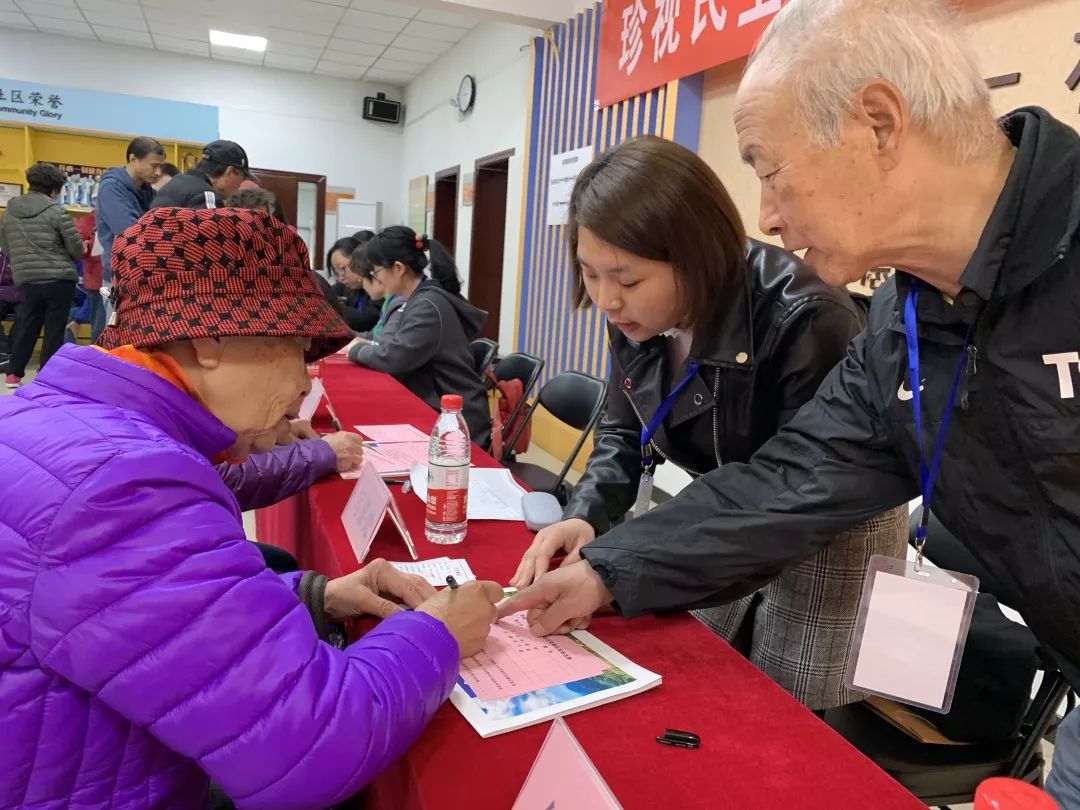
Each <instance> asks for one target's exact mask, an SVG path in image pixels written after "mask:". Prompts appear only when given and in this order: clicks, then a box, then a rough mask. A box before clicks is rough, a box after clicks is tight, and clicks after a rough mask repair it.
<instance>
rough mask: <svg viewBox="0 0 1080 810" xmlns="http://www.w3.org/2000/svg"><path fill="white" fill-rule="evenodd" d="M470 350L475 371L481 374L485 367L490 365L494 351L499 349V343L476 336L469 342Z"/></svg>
mask: <svg viewBox="0 0 1080 810" xmlns="http://www.w3.org/2000/svg"><path fill="white" fill-rule="evenodd" d="M469 349H471V350H472V357H473V368H475V369H476V373H477V374H479V375H481V376H483V374H484V372H485V371H486V370H487V367H488V366H490V365H491V361H492V359H493V358H494V357H495V352H497V351H498V350H499V344H497V343H496V342H495V341H494V340H491V339H489V338H477V339H476V340H474V341H473V342H472V343H470V344H469Z"/></svg>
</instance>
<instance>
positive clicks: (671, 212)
mask: <svg viewBox="0 0 1080 810" xmlns="http://www.w3.org/2000/svg"><path fill="white" fill-rule="evenodd" d="M568 220H569V222H568V226H567V240H568V242H569V245H570V264H571V265H572V266H573V271H574V280H573V291H572V295H573V302H574V304H575V305H576V306H579V307H584V306H588V304H589V296H588V294H587V293H586V292H585V283H584V281H583V279H582V276H581V265H580V264H579V263H578V260H577V249H578V229H579V228H588V229H589V230H590V231H592V232H593V233H594V234H596V236H597V237H599V238H600V239H602V240H604V241H605V242H607V243H609V244H611V245H614V246H615V247H617V248H619V249H621V250H625V251H626V252H627V253H632V254H634V255H635V256H641V257H642V258H645V259H653V260H655V261H660V262H667V263H669V264H671V267H672V270H673V271H674V273H675V282H676V284H677V285H678V287H679V292H680V294H681V296H682V300H683V301H684V302H685V306H686V313H685V320H684V321H683V322H682V323H683V325H684V326H685V327H693V326H695V325H697V324H702V323H707V322H708V321H709V320H710V319H711V318H712V317H713V316H714V315H715V313H716V307H717V301H718V297H719V296H718V292H720V291H723V290H726V289H728V288H729V287H731V286H732V285H734V284H741V283H742V280H741V278H737V277H736V276H735V275H734V274H736V273H740V272H742V267H743V265H744V264H745V261H746V230H745V229H744V228H743V223H742V219H741V218H740V216H739V211H738V209H737V208H736V207H735V203H734V202H732V200H731V196H730V195H729V194H728V193H727V189H725V188H724V185H723V184H722V183H721V182H720V179H719V178H718V177H717V176H716V174H715V173H714V172H713V170H712V169H710V168H709V166H708V164H707V163H705V161H704V160H702V159H701V158H700V157H698V156H697V155H696V154H694V153H693V152H691V151H690V150H689V149H687V148H686V147H684V146H680V145H679V144H677V143H674V142H672V141H668V140H665V139H663V138H657V137H656V136H654V135H644V136H641V137H639V138H634V139H633V140H629V141H626V142H625V143H622V144H620V145H618V146H616V147H613V148H612V149H609V150H608V151H606V152H604V153H603V154H602V155H600V157H598V158H597V159H596V160H594V161H593V162H592V163H591V164H589V165H588V166H586V167H585V169H584V170H583V171H582V172H581V174H580V175H579V176H578V179H577V182H576V183H574V190H573V192H572V193H571V195H570V207H569V214H568ZM700 222H708V223H709V227H708V228H701V227H696V226H695V224H694V223H700Z"/></svg>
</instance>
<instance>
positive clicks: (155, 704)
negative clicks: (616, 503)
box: [0, 209, 502, 810]
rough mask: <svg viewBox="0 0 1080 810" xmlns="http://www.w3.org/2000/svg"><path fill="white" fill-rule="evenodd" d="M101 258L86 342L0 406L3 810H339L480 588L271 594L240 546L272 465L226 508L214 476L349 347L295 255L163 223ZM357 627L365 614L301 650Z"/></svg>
mask: <svg viewBox="0 0 1080 810" xmlns="http://www.w3.org/2000/svg"><path fill="white" fill-rule="evenodd" d="M113 258H114V265H113V274H114V282H115V291H116V293H117V298H118V308H117V311H116V320H115V323H114V325H111V326H110V327H108V328H107V329H106V330H105V332H104V333H103V334H102V338H101V341H100V343H101V346H100V347H73V346H66V347H64V348H63V349H61V350H60V351H59V352H58V353H57V354H56V355H55V357H54V358H53V360H52V362H50V363H49V365H48V366H47V367H46V368H45V369H44V370H43V371H42V372H41V373H40V374H39V375H38V377H37V378H36V379H35V381H34V382H33V383H31V384H30V385H28V386H24V387H23V388H21V389H20V390H19V392H18V393H17V394H15V395H14V396H11V397H5V398H4V399H3V400H0V425H2V429H0V470H2V473H0V594H2V597H3V598H2V601H0V739H2V740H3V744H0V806H3V807H71V808H91V807H94V808H97V807H113V808H147V807H161V808H178V809H179V810H186V809H187V808H193V809H194V808H199V809H200V810H201V809H202V808H205V807H207V806H208V802H209V781H210V779H213V780H214V781H215V782H217V783H218V785H220V787H221V789H222V790H223V791H224V793H226V794H227V795H228V796H229V797H230V798H231V799H232V800H233V801H234V802H235V803H236V804H237V806H239V807H245V808H246V807H252V808H262V807H265V808H270V807H275V808H276V807H282V808H284V807H289V808H323V807H328V806H331V805H333V804H336V803H338V802H341V801H343V800H344V799H345V798H347V797H349V796H351V795H353V794H354V793H356V792H357V791H358V790H359V789H360V788H362V787H363V786H364V784H366V783H367V782H368V781H369V780H370V779H371V778H372V777H373V776H375V775H376V774H377V773H378V772H379V771H380V770H381V769H383V768H384V767H386V766H387V765H388V764H389V763H390V762H392V761H393V760H394V759H395V758H396V757H397V756H399V755H400V754H401V753H402V752H403V751H404V750H405V748H406V747H407V746H408V745H410V744H411V743H412V741H413V740H414V739H415V738H416V736H417V735H418V734H419V733H420V731H421V730H422V729H423V727H424V726H425V724H426V723H427V722H428V721H429V720H430V719H431V717H432V715H433V714H434V712H435V711H436V709H437V708H438V707H439V705H440V704H441V703H442V702H443V701H444V700H445V699H446V697H447V696H448V695H449V693H450V690H451V688H452V686H453V684H454V681H455V678H456V676H457V672H458V659H459V657H460V656H462V655H470V654H472V653H474V652H476V651H477V650H478V649H479V648H480V647H481V646H482V644H483V642H484V639H485V638H486V636H487V633H488V631H489V628H490V624H491V622H492V621H493V620H494V617H495V609H494V602H496V601H498V600H499V599H500V598H501V596H502V591H501V589H499V587H498V586H497V585H495V584H494V583H478V582H477V583H467V584H465V585H463V586H462V587H460V588H458V589H457V590H455V591H449V590H448V589H447V590H444V591H443V592H442V593H440V594H438V595H433V594H432V592H431V589H430V588H429V587H428V586H427V585H426V584H424V583H421V582H419V581H418V580H417V579H415V578H409V577H405V576H403V575H401V574H399V573H398V572H396V571H395V570H394V569H393V568H392V567H390V566H389V564H387V563H384V562H382V561H376V562H375V563H372V564H370V565H368V566H367V567H366V568H364V569H362V570H360V571H358V572H356V573H353V574H350V575H348V576H345V577H341V578H339V579H335V580H330V581H327V580H326V579H325V578H324V577H319V576H317V575H316V574H314V573H312V572H295V573H291V574H284V575H278V574H275V573H274V572H272V571H271V570H269V569H268V568H267V567H266V565H265V563H264V562H263V558H262V556H261V555H260V554H259V553H258V551H257V550H256V549H255V547H254V545H253V544H252V543H250V542H248V541H247V540H246V539H245V538H244V533H243V529H242V526H241V522H240V512H241V510H242V509H243V508H245V507H248V506H251V505H253V503H252V501H254V502H255V503H257V502H259V500H260V498H262V497H269V496H268V495H267V494H268V493H275V492H279V491H280V486H281V484H282V481H281V480H280V476H281V475H283V474H284V470H285V469H286V466H287V465H286V464H280V465H277V466H273V465H271V467H266V466H263V467H261V468H259V467H256V466H252V462H251V461H249V462H248V465H247V466H246V465H243V464H241V465H239V466H238V467H237V469H236V471H235V474H234V475H233V480H230V485H231V486H232V489H230V487H229V486H226V483H225V482H224V481H223V480H222V477H221V475H219V474H218V472H217V471H216V470H215V467H214V464H215V463H219V462H221V461H226V460H228V461H233V462H240V461H243V460H244V459H245V458H247V457H248V456H249V454H250V455H251V457H252V460H253V461H255V460H257V459H258V458H259V456H258V454H259V453H262V452H265V451H267V450H269V449H270V448H271V447H273V446H274V444H275V442H276V440H277V438H278V435H279V432H281V431H283V430H284V429H285V426H286V420H287V417H288V416H289V415H290V414H292V413H295V410H296V408H297V405H298V402H299V400H300V398H302V396H303V395H304V394H305V393H306V391H307V389H308V386H309V382H308V378H307V374H306V371H305V361H312V360H315V359H318V358H319V357H322V356H325V355H326V354H328V353H330V352H332V351H334V350H335V349H337V348H339V347H340V346H342V345H344V344H345V343H346V342H347V341H348V340H349V339H350V338H351V334H350V333H349V332H348V330H347V329H346V328H345V325H344V324H343V323H342V322H341V321H340V319H339V318H338V317H337V315H336V314H335V313H334V312H333V310H332V309H331V308H330V307H329V305H328V304H327V303H326V301H325V299H324V298H323V296H322V293H321V292H320V290H319V288H318V287H317V286H316V284H315V282H314V280H313V279H312V277H311V274H310V272H309V271H308V270H307V267H308V266H309V265H308V257H307V253H306V250H305V249H304V246H303V243H302V242H301V241H300V239H299V238H298V237H296V236H295V235H294V234H292V233H291V232H289V231H288V229H286V228H285V227H284V226H283V225H279V224H278V223H277V222H276V221H275V220H274V219H273V218H272V217H269V216H266V215H264V214H261V213H256V212H250V211H241V210H235V209H217V210H200V211H194V210H179V209H159V210H156V211H152V212H151V213H149V214H147V215H146V216H144V217H143V218H142V219H141V220H140V221H139V222H138V223H137V224H136V225H135V226H133V227H132V228H131V229H129V230H128V231H127V232H126V233H125V234H124V235H123V236H122V237H119V238H118V239H117V244H116V247H115V249H114V253H113ZM313 444H316V443H313ZM276 452H277V453H279V454H280V453H282V452H283V451H276ZM291 452H298V451H296V450H293V451H291ZM286 461H287V459H286ZM295 462H296V460H295V459H293V460H292V464H293V465H295ZM256 463H257V461H256ZM260 470H261V472H260ZM236 476H239V478H237V477H236ZM245 476H247V478H248V480H245ZM227 477H228V476H227ZM251 481H255V482H261V484H262V488H261V489H260V487H258V486H256V487H255V488H254V489H252V488H250V487H249V486H247V484H248V483H250V482H251ZM247 499H251V500H247ZM245 500H247V502H245ZM380 592H382V593H388V594H392V595H393V596H396V597H398V598H399V599H401V600H403V601H404V602H405V603H406V605H408V606H409V607H412V608H415V609H414V610H410V611H406V610H403V609H402V608H401V607H400V606H398V605H396V604H392V603H390V602H388V601H386V600H385V599H383V598H382V597H381V596H380V595H379V594H380ZM365 612H374V613H376V614H378V615H381V616H387V618H385V619H384V621H382V622H381V623H380V624H379V625H378V626H377V627H376V628H375V629H374V630H372V631H371V632H369V633H368V634H367V635H366V636H364V637H363V638H362V639H361V640H360V641H358V642H357V643H355V644H353V645H352V646H350V647H348V648H347V649H345V650H338V649H336V648H334V647H333V646H331V645H329V644H327V643H324V642H323V641H321V640H320V636H319V632H318V631H317V629H316V628H317V627H320V628H322V627H325V625H326V622H327V620H328V619H329V620H344V619H347V618H350V617H353V616H356V615H359V614H360V613H365Z"/></svg>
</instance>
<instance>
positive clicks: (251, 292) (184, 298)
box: [98, 208, 353, 363]
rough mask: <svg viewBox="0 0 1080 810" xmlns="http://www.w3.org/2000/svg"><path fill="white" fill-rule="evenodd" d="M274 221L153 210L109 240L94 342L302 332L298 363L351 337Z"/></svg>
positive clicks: (145, 343)
mask: <svg viewBox="0 0 1080 810" xmlns="http://www.w3.org/2000/svg"><path fill="white" fill-rule="evenodd" d="M310 267H311V263H310V262H309V260H308V252H307V246H306V245H305V244H304V242H303V240H302V239H300V237H299V236H297V235H296V234H295V233H293V232H292V231H291V230H289V228H288V227H287V226H286V225H284V224H283V223H282V222H280V221H279V220H277V219H275V218H274V217H272V216H270V215H269V214H266V213H264V212H261V211H248V210H245V209H240V208H210V209H188V208H157V209H155V210H153V211H151V212H149V213H148V214H145V215H144V216H143V217H142V218H141V219H140V220H139V221H138V222H136V223H135V224H134V225H132V226H131V227H130V228H128V229H127V230H126V231H124V233H123V235H121V236H118V237H117V238H116V242H115V244H114V245H113V254H112V275H113V291H112V296H113V301H114V303H115V305H116V313H115V316H114V318H113V319H112V321H111V324H110V325H109V327H108V328H106V329H105V331H103V332H102V333H101V337H100V338H99V340H98V344H99V345H101V346H102V347H103V348H106V349H113V348H116V347H117V346H124V345H127V344H132V345H134V346H137V347H140V348H146V347H150V346H160V345H162V344H164V343H168V342H170V341H173V340H185V339H190V338H197V337H231V336H242V337H307V338H311V349H310V350H309V351H308V353H307V362H309V363H310V362H313V361H315V360H318V359H319V358H322V357H325V356H326V355H328V354H332V353H333V352H335V351H337V350H338V349H340V348H341V347H342V346H344V345H345V344H346V343H348V342H349V341H350V340H351V339H352V337H353V335H352V332H351V331H350V330H349V328H348V326H347V325H346V324H345V322H344V321H343V320H342V319H341V317H340V316H339V315H338V314H337V312H335V311H334V309H333V307H331V306H330V304H329V303H327V301H326V298H325V297H324V296H323V293H322V290H321V289H320V287H319V283H318V281H317V280H316V279H315V276H314V274H313V273H312V271H311V270H310V269H309V268H310Z"/></svg>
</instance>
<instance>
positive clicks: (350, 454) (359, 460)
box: [322, 430, 364, 473]
mask: <svg viewBox="0 0 1080 810" xmlns="http://www.w3.org/2000/svg"><path fill="white" fill-rule="evenodd" d="M322 440H323V441H324V442H326V443H327V444H328V445H330V447H332V448H333V450H334V455H335V456H337V470H338V472H339V473H343V472H349V471H350V470H355V469H358V468H359V467H360V465H361V464H363V463H364V440H363V439H361V438H360V437H359V436H358V435H357V434H355V433H349V432H348V431H347V430H341V431H338V432H337V433H331V434H329V435H328V436H323V437H322Z"/></svg>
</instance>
